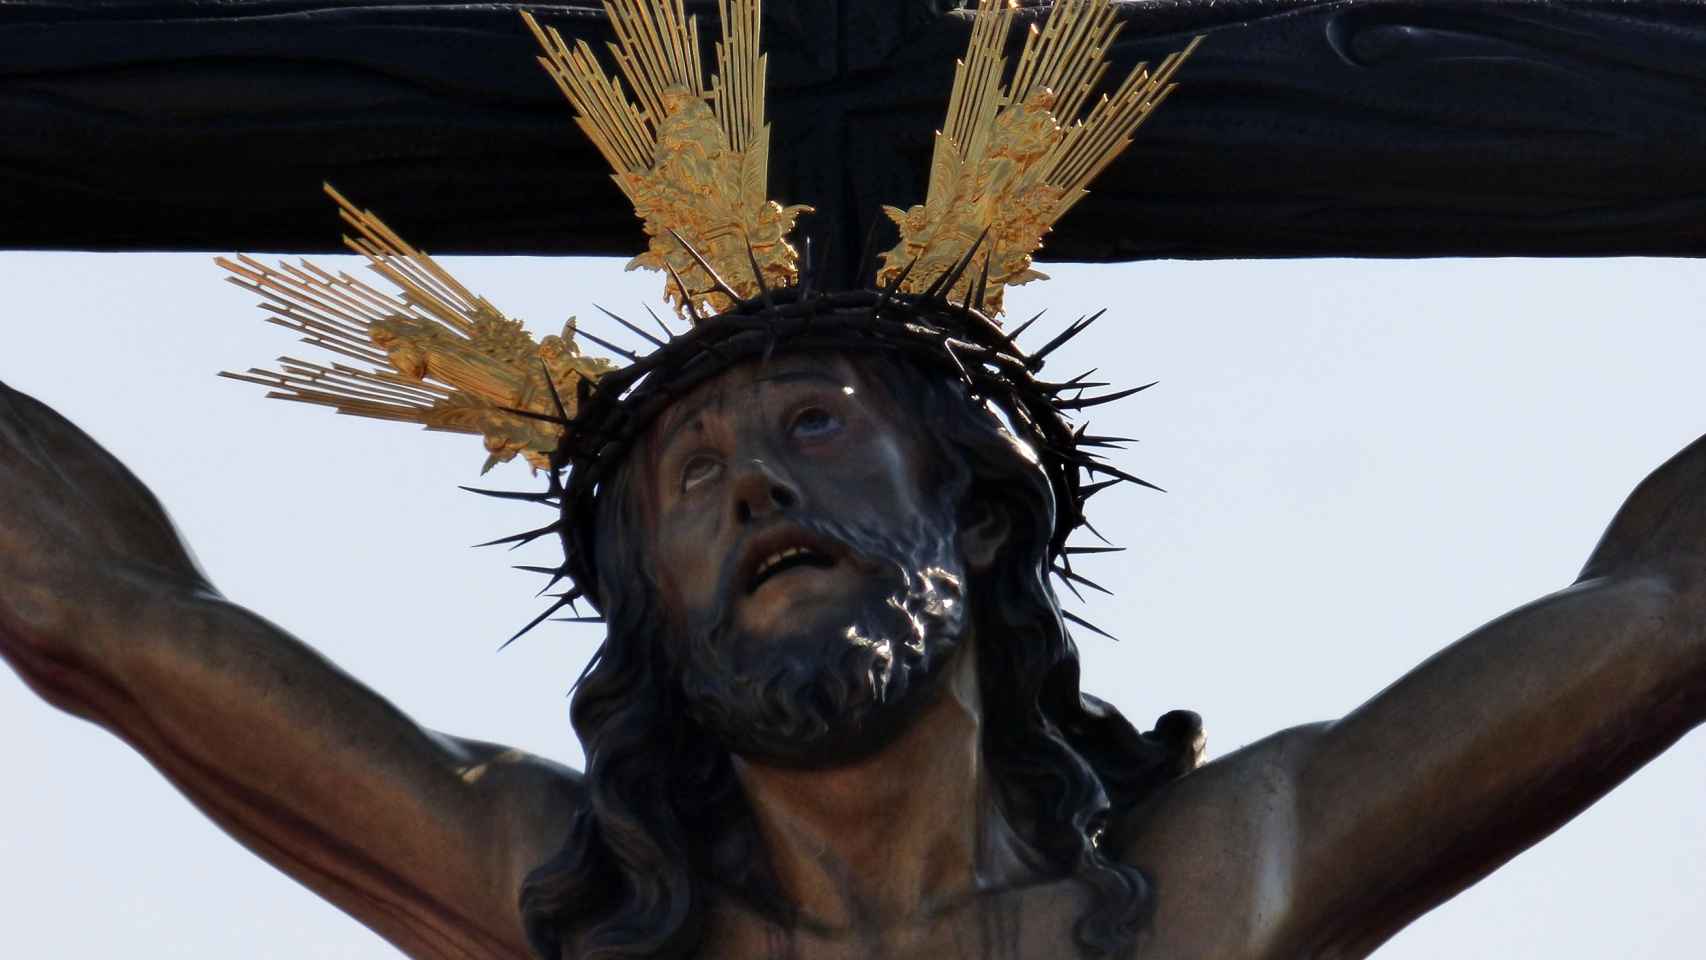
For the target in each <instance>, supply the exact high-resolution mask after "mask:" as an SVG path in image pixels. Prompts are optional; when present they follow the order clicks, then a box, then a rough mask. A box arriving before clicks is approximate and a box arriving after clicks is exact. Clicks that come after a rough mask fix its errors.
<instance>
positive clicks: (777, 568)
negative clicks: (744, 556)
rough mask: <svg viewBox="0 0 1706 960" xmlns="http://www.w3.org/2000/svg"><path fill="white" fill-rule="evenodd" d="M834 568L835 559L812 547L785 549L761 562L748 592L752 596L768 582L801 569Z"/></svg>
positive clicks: (753, 575) (748, 585) (748, 583)
mask: <svg viewBox="0 0 1706 960" xmlns="http://www.w3.org/2000/svg"><path fill="white" fill-rule="evenodd" d="M833 566H835V558H834V557H831V556H830V555H828V554H826V553H820V552H818V551H816V550H813V549H812V548H811V547H798V546H796V547H785V548H783V549H781V550H778V551H776V552H775V553H772V554H770V555H769V556H766V557H765V558H764V559H763V560H761V561H759V564H758V567H757V569H755V570H754V571H753V573H752V578H751V579H750V580H748V581H747V584H746V592H747V594H748V595H749V596H750V595H751V594H752V593H754V592H755V591H757V590H758V588H759V587H761V586H763V585H764V582H765V581H766V580H769V579H771V578H773V577H779V576H781V575H782V574H784V573H787V572H788V571H790V570H797V569H799V568H800V567H816V568H818V569H820V570H828V569H829V568H831V567H833Z"/></svg>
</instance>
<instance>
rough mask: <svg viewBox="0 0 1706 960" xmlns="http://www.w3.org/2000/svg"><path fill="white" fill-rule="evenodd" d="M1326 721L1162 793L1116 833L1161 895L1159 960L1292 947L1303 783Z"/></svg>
mask: <svg viewBox="0 0 1706 960" xmlns="http://www.w3.org/2000/svg"><path fill="white" fill-rule="evenodd" d="M1329 726H1330V725H1328V724H1312V725H1308V726H1301V727H1294V728H1292V729H1289V730H1284V731H1281V732H1279V733H1276V734H1274V735H1273V736H1270V737H1268V738H1266V739H1264V740H1261V741H1258V742H1257V743H1254V744H1251V745H1249V746H1247V747H1244V748H1243V749H1241V750H1238V751H1236V752H1234V753H1231V754H1228V755H1227V756H1225V757H1222V758H1220V759H1218V760H1215V761H1213V762H1212V763H1209V764H1206V765H1204V766H1202V767H1200V768H1198V769H1197V770H1195V771H1193V772H1191V773H1189V774H1186V775H1185V776H1183V777H1181V778H1179V779H1178V780H1175V781H1173V782H1171V783H1169V784H1167V785H1166V786H1164V787H1162V788H1160V789H1159V790H1158V791H1157V792H1156V793H1155V794H1154V795H1153V796H1152V797H1151V798H1150V799H1149V800H1148V801H1147V802H1145V803H1144V804H1143V805H1141V806H1140V807H1138V808H1137V809H1135V810H1133V811H1131V812H1130V813H1128V814H1127V815H1126V816H1124V817H1123V818H1122V819H1121V821H1120V822H1119V823H1118V824H1117V829H1116V830H1114V831H1111V839H1112V840H1113V842H1114V844H1115V845H1116V849H1117V851H1118V855H1119V858H1120V859H1121V860H1123V861H1124V862H1126V863H1129V864H1131V865H1133V866H1135V867H1137V868H1138V869H1140V870H1142V871H1143V873H1144V875H1145V876H1146V877H1147V878H1148V879H1149V881H1150V883H1151V884H1152V886H1153V887H1154V890H1155V908H1154V913H1153V921H1152V923H1151V927H1150V929H1149V930H1148V931H1147V932H1146V934H1145V938H1144V939H1145V942H1146V945H1147V946H1148V947H1150V948H1151V949H1147V950H1143V951H1140V952H1141V953H1143V954H1144V955H1146V956H1147V955H1151V953H1153V955H1155V956H1219V957H1228V958H1231V957H1282V956H1287V955H1288V954H1287V953H1286V951H1287V950H1288V949H1289V948H1288V946H1287V944H1288V943H1290V942H1291V941H1292V937H1293V936H1294V934H1295V931H1294V930H1293V929H1292V928H1293V924H1294V922H1295V921H1296V919H1297V916H1298V911H1297V910H1296V908H1295V904H1294V893H1295V892H1296V890H1297V868H1298V858H1297V855H1296V854H1297V851H1298V840H1299V838H1298V815H1297V812H1298V807H1297V797H1298V790H1297V786H1298V782H1299V776H1300V773H1301V771H1302V769H1303V767H1304V766H1305V765H1306V764H1307V762H1308V758H1309V757H1310V756H1311V755H1312V754H1314V753H1315V750H1316V746H1317V744H1318V743H1319V742H1320V740H1321V738H1322V736H1323V735H1324V733H1325V732H1326V730H1327V729H1329Z"/></svg>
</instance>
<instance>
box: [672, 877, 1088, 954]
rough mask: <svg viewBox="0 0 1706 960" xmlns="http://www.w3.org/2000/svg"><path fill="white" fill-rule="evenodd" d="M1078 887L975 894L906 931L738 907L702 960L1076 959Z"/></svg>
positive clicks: (722, 908)
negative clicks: (825, 926)
mask: <svg viewBox="0 0 1706 960" xmlns="http://www.w3.org/2000/svg"><path fill="white" fill-rule="evenodd" d="M1088 904H1089V894H1088V891H1087V890H1086V889H1085V887H1084V886H1083V885H1082V884H1081V883H1078V882H1076V881H1071V880H1061V881H1054V882H1050V883H1042V884H1037V885H1033V886H1027V887H1021V888H1018V889H1011V890H1003V891H994V892H989V893H983V894H979V895H976V896H975V897H972V898H968V899H967V900H964V901H961V902H960V903H958V904H954V905H950V906H946V907H944V908H943V909H942V910H941V911H939V912H938V913H936V914H934V915H933V916H931V917H929V918H927V919H926V920H923V921H920V922H917V923H913V924H906V925H890V926H878V925H875V924H873V925H871V926H869V927H865V928H850V929H845V930H813V929H810V928H809V925H802V926H800V927H797V928H795V929H792V930H787V929H784V928H782V927H780V926H778V925H777V924H774V923H771V922H770V921H768V920H765V919H764V918H762V917H759V916H757V915H755V914H754V913H752V912H751V911H749V910H747V909H746V908H744V907H742V906H740V905H737V904H730V903H724V904H722V905H719V907H718V908H717V909H716V910H715V911H714V915H713V917H712V920H711V923H710V925H709V927H708V929H707V931H706V938H705V946H704V948H703V949H702V951H701V952H700V953H699V957H700V958H702V960H878V958H881V960H1060V958H1064V957H1074V956H1078V955H1079V951H1078V947H1077V944H1076V942H1075V940H1074V939H1073V933H1072V928H1073V925H1074V924H1075V923H1076V922H1077V919H1078V917H1079V916H1080V915H1081V914H1082V913H1083V911H1084V910H1085V909H1086V908H1087V907H1088Z"/></svg>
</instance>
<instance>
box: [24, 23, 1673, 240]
mask: <svg viewBox="0 0 1706 960" xmlns="http://www.w3.org/2000/svg"><path fill="white" fill-rule="evenodd" d="M521 6H523V5H521V4H512V3H457V2H434V0H366V2H363V3H361V4H348V3H341V2H332V0H317V2H316V0H251V2H244V3H231V2H228V0H11V2H8V3H4V4H0V131H3V133H0V144H3V148H0V247H6V248H73V249H96V250H169V249H177V250H231V249H242V250H267V251H273V250H290V251H306V252H311V251H321V250H326V249H330V248H333V247H335V245H336V238H337V237H338V235H339V233H340V230H339V228H338V225H337V223H336V220H335V217H334V216H333V213H332V210H331V207H330V204H329V203H328V202H327V201H326V200H325V199H324V198H323V197H322V195H321V193H320V190H319V187H320V183H321V181H331V182H333V183H335V184H336V185H337V186H338V187H339V188H340V189H341V190H343V191H344V192H345V193H346V194H348V195H349V196H351V197H352V198H354V199H355V200H356V201H357V202H358V203H360V204H362V205H363V206H367V207H371V208H373V209H374V210H375V211H377V212H378V213H380V214H381V215H382V216H384V217H385V218H386V219H387V220H388V221H390V222H391V223H392V224H393V225H394V226H396V227H397V228H398V229H399V230H401V231H402V232H403V233H404V234H405V235H406V236H409V237H411V238H414V241H415V242H417V243H419V244H420V245H421V246H423V247H425V248H428V249H431V250H433V251H434V252H438V253H534V254H619V255H622V254H633V253H636V252H638V251H639V249H640V243H641V237H640V233H639V230H638V225H637V222H636V221H635V219H634V217H633V214H632V211H631V210H630V209H629V208H628V206H627V204H626V202H625V201H624V200H623V198H622V197H621V195H620V194H619V193H618V192H617V190H616V189H615V187H614V185H613V184H611V182H610V180H609V178H608V175H607V174H608V171H607V169H606V168H605V167H604V165H603V161H602V160H601V159H600V158H599V156H598V155H597V154H596V153H595V152H594V151H593V150H592V149H591V148H590V147H589V146H588V145H587V144H586V143H585V142H584V141H583V139H582V138H581V135H580V133H579V131H578V130H576V129H575V128H574V126H573V125H572V123H571V122H570V119H569V118H570V109H569V107H568V105H567V104H566V103H564V102H563V101H562V99H561V97H560V95H559V94H558V92H557V90H556V89H555V87H554V86H553V85H552V84H551V83H550V81H549V80H548V79H547V78H546V76H545V75H544V72H543V71H542V70H541V69H540V68H539V67H538V66H537V65H536V64H535V62H534V55H535V52H534V49H533V41H532V39H531V37H530V36H529V35H528V33H527V32H526V30H525V29H524V28H523V25H522V23H521V20H520V17H519V16H518V15H517V10H518V9H519V8H520V7H521ZM525 6H526V7H527V8H529V9H532V10H534V11H536V12H537V13H539V15H540V16H541V18H542V19H544V20H545V21H546V22H549V23H552V24H554V25H556V26H557V27H558V28H559V29H560V30H561V31H562V32H563V33H564V35H565V36H566V37H567V38H569V39H570V40H571V42H572V40H573V38H575V37H581V38H585V39H587V40H589V41H591V42H592V43H593V44H594V46H600V45H601V44H602V42H603V41H604V40H606V39H608V37H609V31H608V28H607V26H606V24H605V22H604V20H603V17H602V14H601V13H599V12H598V11H596V10H594V9H592V8H590V7H587V6H571V5H563V4H549V3H546V4H526V5H525ZM688 6H689V8H690V9H693V10H696V11H697V12H698V13H699V15H700V17H701V22H702V26H701V29H702V30H703V31H706V32H707V33H709V32H711V29H710V28H711V25H712V24H713V23H714V21H715V17H716V5H715V4H714V3H711V2H706V0H688ZM955 6H957V4H954V3H951V2H948V0H793V2H790V0H771V2H770V3H769V4H768V10H767V11H766V22H765V25H764V28H765V45H766V48H767V49H768V50H769V51H770V56H771V65H770V77H771V101H770V102H771V116H772V120H773V128H774V133H773V137H774V140H773V150H772V165H771V179H772V184H771V187H772V194H773V195H774V196H776V197H777V198H778V199H781V200H783V201H785V202H805V203H811V204H814V205H816V206H817V207H818V208H819V210H820V211H821V212H820V213H819V214H818V215H816V216H815V217H809V218H805V219H803V220H802V225H803V226H804V227H805V228H806V230H807V231H808V232H811V233H812V234H813V235H814V236H815V237H816V239H817V240H818V242H819V244H820V248H821V245H822V243H823V242H824V241H826V240H827V241H828V242H829V244H830V246H831V248H832V249H833V250H835V253H834V254H832V259H833V261H834V262H835V263H836V264H837V265H838V267H839V269H841V270H842V271H843V272H844V273H845V272H846V270H847V267H848V265H849V264H851V263H852V262H853V261H854V260H855V259H856V257H857V247H858V246H859V240H860V238H861V237H862V236H863V234H864V231H865V229H866V228H867V227H868V226H869V224H870V223H871V221H872V219H873V218H874V217H876V216H878V208H879V206H880V205H881V204H883V203H890V204H896V205H906V204H910V203H913V202H917V201H919V200H920V199H921V198H922V196H923V192H924V177H925V173H926V169H927V167H928V161H929V153H930V145H931V135H932V131H933V129H934V127H935V126H936V125H937V124H938V123H939V122H940V120H941V117H942V114H943V110H944V107H945V101H946V94H947V91H948V89H949V85H950V79H951V71H952V62H953V58H954V57H955V56H956V55H957V54H958V53H959V52H960V51H961V50H963V48H964V44H965V38H966V30H967V20H966V17H965V15H964V13H962V12H959V11H956V10H954V9H951V8H952V7H955ZM1046 13H1047V8H1046V5H1041V6H1039V7H1038V8H1037V9H1035V10H1033V11H1029V12H1028V15H1030V16H1036V17H1041V16H1046ZM1122 15H1123V17H1124V19H1125V21H1126V27H1125V30H1124V32H1123V33H1122V35H1121V39H1120V40H1119V43H1118V46H1117V49H1116V50H1115V51H1114V53H1113V59H1114V61H1115V62H1116V64H1119V65H1130V64H1132V63H1135V62H1137V61H1139V60H1148V61H1150V62H1154V61H1155V60H1156V59H1158V58H1159V57H1160V55H1162V54H1163V53H1165V52H1167V51H1169V50H1173V49H1177V48H1178V47H1180V46H1182V45H1183V44H1184V42H1185V41H1186V40H1187V39H1188V38H1189V37H1191V36H1192V35H1195V34H1199V33H1201V34H1206V35H1207V40H1206V41H1205V42H1204V44H1203V46H1202V48H1201V49H1200V50H1199V51H1198V53H1197V55H1196V56H1195V57H1194V58H1193V59H1192V60H1191V62H1190V63H1189V64H1188V65H1187V66H1186V68H1185V69H1184V70H1183V71H1182V73H1181V75H1180V79H1181V81H1182V86H1181V89H1180V90H1179V91H1178V93H1177V94H1176V95H1175V97H1174V98H1173V99H1172V100H1171V101H1170V102H1169V103H1168V104H1167V105H1166V106H1165V107H1163V108H1162V109H1161V110H1160V111H1159V112H1158V113H1157V114H1156V116H1155V118H1154V119H1153V120H1152V121H1151V122H1150V123H1149V124H1148V125H1147V126H1146V127H1145V128H1144V129H1143V130H1141V131H1140V132H1139V134H1138V138H1137V143H1136V144H1135V145H1134V146H1133V148H1132V149H1131V150H1129V151H1128V152H1127V153H1126V154H1125V156H1124V157H1123V158H1122V159H1121V160H1120V161H1119V162H1117V163H1116V164H1115V165H1114V166H1113V167H1112V168H1110V169H1109V170H1108V171H1107V172H1106V174H1104V176H1103V177H1102V178H1101V180H1100V181H1099V182H1098V183H1096V184H1095V185H1094V186H1093V189H1094V190H1095V193H1096V197H1095V198H1094V200H1093V201H1091V202H1086V203H1084V204H1081V205H1079V206H1078V208H1077V209H1075V210H1074V212H1073V213H1072V214H1071V215H1070V216H1069V217H1068V218H1067V219H1066V220H1065V221H1064V222H1062V223H1061V224H1060V225H1059V227H1058V228H1057V229H1056V230H1055V232H1054V234H1053V235H1052V236H1051V238H1050V239H1049V246H1048V248H1047V253H1048V255H1049V256H1051V257H1054V258H1058V259H1063V260H1065V259H1070V260H1133V259H1142V258H1150V257H1174V256H1178V257H1251V256H1280V257H1289V256H1436V255H1477V256H1483V255H1546V256H1556V255H1576V254H1672V255H1698V254H1700V253H1701V252H1702V251H1706V192H1703V191H1702V189H1701V188H1702V187H1703V186H1706V3H1703V2H1702V0H1577V2H1568V3H1565V2H1548V0H1337V2H1328V3H1322V2H1307V0H1215V2H1209V0H1148V2H1143V3H1133V4H1130V5H1127V6H1126V7H1125V8H1124V9H1123V11H1122ZM1117 69H1118V68H1117ZM827 224H837V225H839V227H840V229H839V231H836V230H831V229H830V228H829V227H828V226H827Z"/></svg>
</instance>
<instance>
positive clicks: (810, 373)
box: [658, 370, 845, 456]
mask: <svg viewBox="0 0 1706 960" xmlns="http://www.w3.org/2000/svg"><path fill="white" fill-rule="evenodd" d="M843 379H845V378H843V377H833V376H830V375H829V374H827V373H824V372H823V371H822V370H786V371H783V372H781V373H778V374H774V375H772V376H767V377H756V378H754V379H753V381H752V383H753V385H754V386H756V385H758V384H761V383H764V384H771V383H777V384H786V383H801V382H805V381H811V380H817V381H821V382H823V383H827V384H830V385H832V386H836V387H841V386H845V384H843V383H842V380H843ZM724 399H725V398H724V396H723V391H721V390H719V391H717V392H716V393H713V394H711V395H710V396H708V397H706V398H705V399H703V400H701V401H700V402H699V403H697V404H694V405H693V406H692V407H690V408H688V410H687V412H686V413H683V414H680V415H679V416H678V417H677V418H676V420H675V422H674V423H672V424H670V425H669V426H668V427H667V428H665V429H664V433H663V437H662V438H661V439H660V440H659V442H658V454H659V455H660V456H661V455H663V454H665V453H668V452H669V447H670V444H672V443H674V442H675V435H676V434H677V433H680V432H681V428H682V427H685V426H687V425H688V424H690V423H692V422H694V421H695V420H697V419H698V418H699V415H700V414H702V413H704V412H705V410H706V408H707V407H710V406H712V405H713V404H718V403H722V402H724Z"/></svg>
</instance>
